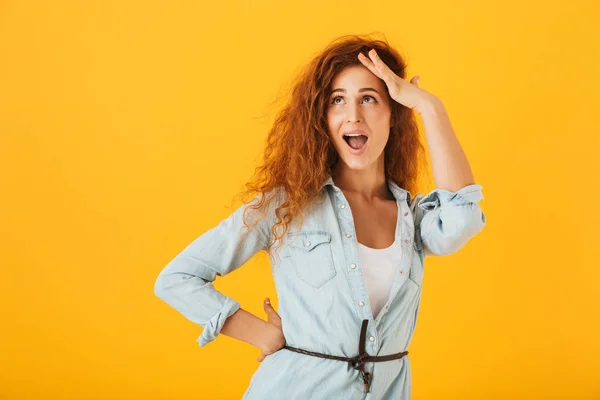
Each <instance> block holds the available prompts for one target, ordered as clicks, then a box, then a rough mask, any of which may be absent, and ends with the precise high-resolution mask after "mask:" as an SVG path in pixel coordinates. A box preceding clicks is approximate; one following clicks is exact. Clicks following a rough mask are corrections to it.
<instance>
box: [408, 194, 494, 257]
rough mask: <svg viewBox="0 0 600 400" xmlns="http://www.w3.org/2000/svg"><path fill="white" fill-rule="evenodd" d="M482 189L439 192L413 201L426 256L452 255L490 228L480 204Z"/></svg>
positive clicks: (416, 222)
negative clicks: (487, 227) (483, 230)
mask: <svg viewBox="0 0 600 400" xmlns="http://www.w3.org/2000/svg"><path fill="white" fill-rule="evenodd" d="M481 200H483V193H482V186H481V185H479V184H472V185H467V186H465V187H463V188H462V189H460V190H458V191H456V192H452V191H448V190H444V189H435V190H433V191H432V192H430V193H429V194H427V195H426V196H424V195H423V194H418V195H417V196H415V198H414V200H413V201H412V202H411V208H412V209H413V211H414V215H415V216H416V218H415V225H416V226H417V227H418V230H419V231H420V235H421V243H422V244H423V251H424V253H425V256H428V255H437V256H445V255H450V254H453V253H455V252H457V251H458V250H460V249H461V248H462V247H463V246H464V245H465V244H466V243H467V242H468V241H469V240H470V239H471V238H472V237H473V236H475V235H476V234H477V233H479V232H481V230H482V229H483V227H484V226H485V225H486V216H485V214H484V213H483V211H482V210H481V206H480V205H479V202H480V201H481Z"/></svg>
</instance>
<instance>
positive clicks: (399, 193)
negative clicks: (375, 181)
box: [319, 174, 408, 200]
mask: <svg viewBox="0 0 600 400" xmlns="http://www.w3.org/2000/svg"><path fill="white" fill-rule="evenodd" d="M387 183H388V187H389V188H390V191H391V192H392V194H393V195H394V197H395V198H396V200H406V196H407V194H408V191H407V190H405V189H402V188H401V187H400V186H398V185H397V184H396V183H395V182H393V181H392V180H391V179H388V180H387ZM328 185H329V186H331V187H333V188H335V184H334V183H333V178H332V177H331V174H327V179H326V180H325V182H324V183H323V184H322V185H321V188H320V189H319V190H320V191H321V190H323V188H324V187H326V186H328Z"/></svg>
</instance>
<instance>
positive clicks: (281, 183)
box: [236, 35, 427, 252]
mask: <svg viewBox="0 0 600 400" xmlns="http://www.w3.org/2000/svg"><path fill="white" fill-rule="evenodd" d="M373 48H374V49H375V50H376V51H377V54H378V55H379V57H380V58H381V59H382V60H383V62H385V64H386V65H387V66H388V67H390V68H391V70H392V71H394V73H396V75H398V76H400V77H401V78H403V79H405V78H406V62H405V60H404V58H403V57H402V56H400V54H399V53H398V52H397V51H396V50H395V49H393V48H392V47H391V46H390V45H389V44H388V43H387V41H386V40H385V39H384V40H377V39H371V38H369V36H368V35H345V36H341V37H338V38H336V39H334V40H333V41H332V42H331V43H330V44H329V45H328V46H327V47H326V48H325V49H324V50H323V51H321V53H319V54H318V55H317V56H316V57H314V58H313V59H312V61H311V62H310V63H308V64H307V65H306V66H305V67H304V68H303V69H302V70H301V71H300V74H299V75H298V77H297V78H296V79H295V80H294V81H293V87H292V90H291V96H289V98H288V101H287V104H285V106H284V107H283V109H281V111H279V113H278V114H277V116H276V119H275V122H274V123H273V126H272V127H271V129H270V131H269V133H268V137H267V140H266V143H265V149H264V154H263V162H262V164H261V165H259V166H258V167H257V168H256V169H255V174H254V176H253V177H252V178H251V179H250V181H249V182H247V183H246V184H245V189H244V190H243V191H242V192H241V193H240V194H238V196H239V195H242V196H244V197H246V198H248V196H251V197H255V196H256V195H257V194H259V195H258V196H257V199H258V202H256V204H254V205H252V206H250V207H249V208H251V209H254V210H256V209H261V210H263V212H264V210H265V209H269V208H270V207H271V206H273V205H274V206H276V209H275V210H274V212H273V215H274V218H273V219H274V220H275V222H274V224H273V225H272V226H271V234H272V235H271V240H270V242H269V243H268V246H267V248H266V251H267V252H270V251H271V249H272V246H273V245H274V244H275V243H276V242H277V240H279V239H281V238H283V237H284V235H285V234H286V233H287V230H288V224H289V223H290V221H292V220H293V219H294V218H295V217H296V216H297V215H300V216H301V217H302V220H303V208H304V206H305V205H306V204H307V203H309V202H310V201H312V200H313V199H315V198H316V197H317V196H318V195H319V193H318V192H319V189H320V188H321V186H322V185H323V183H324V182H325V180H326V179H327V178H328V176H330V175H331V172H332V167H333V166H334V165H335V163H336V162H337V161H338V159H339V156H338V154H337V151H336V150H335V148H334V146H333V142H332V139H331V137H330V135H329V134H328V129H327V121H326V112H327V106H328V104H327V99H328V97H329V95H330V93H331V82H332V81H333V78H334V77H335V76H336V74H337V73H339V72H340V71H341V70H343V69H344V68H346V67H348V66H353V65H362V63H361V62H360V61H359V60H358V54H359V53H361V52H362V53H363V54H365V55H366V54H367V53H368V51H369V50H371V49H373ZM387 95H388V98H389V100H390V105H391V117H390V118H391V120H390V126H391V128H390V135H389V139H388V142H387V144H386V147H385V150H384V151H385V173H386V179H389V180H391V181H393V182H394V183H396V184H397V185H398V186H400V187H401V188H404V189H405V190H407V191H409V192H413V193H416V192H417V181H418V174H419V173H420V172H421V171H422V170H426V168H423V169H421V167H426V166H427V164H426V160H425V157H424V156H425V148H424V146H423V144H422V142H421V139H420V137H419V128H418V125H417V121H416V115H415V112H414V111H413V110H412V109H410V108H408V107H405V106H404V105H402V104H400V103H398V102H396V101H394V100H393V99H391V97H389V92H387ZM267 193H276V194H277V195H275V196H267V195H266V194H267ZM281 194H285V195H284V196H282V195H281ZM236 197H237V196H236ZM244 202H247V201H244ZM246 211H247V210H246ZM265 214H266V212H264V214H263V217H264V215H265ZM259 220H260V219H259ZM259 220H257V221H254V222H253V223H251V224H248V223H247V222H246V212H244V225H245V226H246V227H247V228H249V229H250V228H252V227H253V226H255V225H256V224H257V223H258V222H259ZM278 231H280V232H278Z"/></svg>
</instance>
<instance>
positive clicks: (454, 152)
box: [421, 97, 475, 191]
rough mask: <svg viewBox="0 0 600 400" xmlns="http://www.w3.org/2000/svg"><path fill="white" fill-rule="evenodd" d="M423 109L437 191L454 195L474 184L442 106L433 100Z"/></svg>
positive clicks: (464, 156)
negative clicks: (444, 191)
mask: <svg viewBox="0 0 600 400" xmlns="http://www.w3.org/2000/svg"><path fill="white" fill-rule="evenodd" d="M423 108H424V110H423V112H422V113H421V117H422V118H423V127H424V128H425V136H426V138H427V145H428V147H429V154H430V156H431V165H432V169H433V176H434V179H435V186H436V188H440V189H446V190H449V191H457V190H459V189H460V188H462V187H464V186H466V185H469V184H473V183H475V181H474V177H473V172H472V171H471V167H470V165H469V162H468V161H467V157H466V155H465V153H464V151H463V148H462V146H461V145H460V143H459V141H458V138H457V137H456V134H455V133H454V129H453V128H452V123H451V122H450V117H449V116H448V113H447V111H446V108H445V106H444V105H443V104H442V102H441V101H439V99H437V98H435V97H434V98H433V100H432V101H430V102H428V103H427V106H425V107H423Z"/></svg>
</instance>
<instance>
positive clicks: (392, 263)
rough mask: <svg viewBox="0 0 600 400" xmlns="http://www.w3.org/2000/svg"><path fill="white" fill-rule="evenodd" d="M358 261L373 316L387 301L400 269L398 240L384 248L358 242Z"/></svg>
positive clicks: (400, 252) (374, 316)
mask: <svg viewBox="0 0 600 400" xmlns="http://www.w3.org/2000/svg"><path fill="white" fill-rule="evenodd" d="M358 252H359V257H360V262H361V264H362V267H363V277H364V280H365V284H366V286H367V292H368V294H369V303H371V312H372V313H373V318H377V314H379V312H380V311H381V309H382V308H383V306H385V303H387V301H388V299H389V295H390V289H391V288H392V284H393V283H394V280H395V279H396V275H397V274H398V271H399V269H400V259H401V257H402V246H400V243H399V242H398V240H396V241H394V243H392V245H391V246H389V247H386V248H385V249H373V248H371V247H367V246H365V245H363V244H361V243H360V242H359V243H358Z"/></svg>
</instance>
